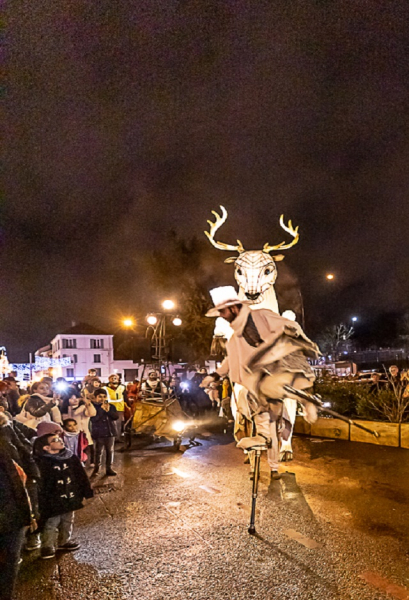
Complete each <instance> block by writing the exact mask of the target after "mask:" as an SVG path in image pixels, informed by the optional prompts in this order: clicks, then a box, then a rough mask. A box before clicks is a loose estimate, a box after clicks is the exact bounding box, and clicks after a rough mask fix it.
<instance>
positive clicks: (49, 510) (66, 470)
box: [34, 434, 93, 559]
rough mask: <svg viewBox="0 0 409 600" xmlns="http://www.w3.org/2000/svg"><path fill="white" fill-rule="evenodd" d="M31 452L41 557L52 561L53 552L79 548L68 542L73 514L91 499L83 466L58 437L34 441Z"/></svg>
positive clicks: (41, 438) (71, 540)
mask: <svg viewBox="0 0 409 600" xmlns="http://www.w3.org/2000/svg"><path fill="white" fill-rule="evenodd" d="M34 453H35V459H36V463H37V465H38V468H39V470H40V473H41V479H40V485H39V495H38V500H39V508H40V529H41V532H42V533H41V558H44V559H46V558H53V557H54V556H55V551H56V549H57V550H61V551H63V552H74V551H75V550H78V548H79V547H80V544H79V543H78V542H76V541H74V540H73V539H71V535H72V529H73V524H74V511H76V510H78V509H80V508H82V507H83V504H82V502H83V500H84V498H92V496H93V491H92V489H91V486H90V484H89V481H88V477H87V475H86V473H85V470H84V467H83V466H82V465H81V462H80V460H79V458H78V457H77V456H75V455H74V454H73V453H72V452H71V450H69V449H68V448H66V447H65V445H64V442H63V440H62V438H61V437H60V436H59V435H58V434H57V435H56V434H46V435H43V436H42V437H40V438H37V439H36V441H35V442H34ZM57 531H58V539H57V540H56V533H57ZM56 541H57V543H58V545H57V548H56Z"/></svg>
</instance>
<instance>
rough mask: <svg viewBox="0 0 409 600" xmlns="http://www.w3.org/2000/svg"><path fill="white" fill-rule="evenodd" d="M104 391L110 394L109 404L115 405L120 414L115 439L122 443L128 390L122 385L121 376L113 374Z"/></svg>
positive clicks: (116, 423)
mask: <svg viewBox="0 0 409 600" xmlns="http://www.w3.org/2000/svg"><path fill="white" fill-rule="evenodd" d="M104 390H106V391H107V394H108V402H109V403H110V404H113V405H114V406H115V408H116V410H117V412H118V416H119V419H118V420H117V421H115V425H116V428H117V435H116V437H115V439H116V440H117V441H118V442H119V441H121V436H122V431H123V427H124V419H125V418H124V413H125V402H126V400H127V395H126V388H125V386H124V385H122V383H121V380H120V378H119V375H117V374H116V373H113V374H112V375H110V376H109V378H108V384H107V385H106V386H104Z"/></svg>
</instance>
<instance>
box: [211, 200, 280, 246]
mask: <svg viewBox="0 0 409 600" xmlns="http://www.w3.org/2000/svg"><path fill="white" fill-rule="evenodd" d="M220 208H221V211H222V216H220V215H219V214H218V213H217V212H216V211H215V210H212V214H213V215H214V216H215V217H216V222H215V223H213V221H207V222H208V223H209V225H210V232H209V231H205V235H206V236H207V237H208V238H209V240H210V242H211V243H212V244H213V246H214V247H215V248H218V249H219V250H232V251H235V252H244V248H243V244H242V243H241V241H240V240H237V244H238V245H237V246H231V245H230V244H225V243H224V242H216V241H215V239H214V235H215V233H216V231H217V230H218V229H219V228H220V227H221V226H222V225H223V224H224V223H225V222H226V219H227V210H226V209H225V208H224V206H221V205H220ZM283 243H284V242H283Z"/></svg>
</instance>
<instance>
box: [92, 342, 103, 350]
mask: <svg viewBox="0 0 409 600" xmlns="http://www.w3.org/2000/svg"><path fill="white" fill-rule="evenodd" d="M90 343H91V346H90V348H101V349H102V348H103V347H104V340H90Z"/></svg>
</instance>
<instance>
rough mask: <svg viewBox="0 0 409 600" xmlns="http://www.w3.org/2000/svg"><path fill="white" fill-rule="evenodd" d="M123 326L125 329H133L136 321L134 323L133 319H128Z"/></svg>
mask: <svg viewBox="0 0 409 600" xmlns="http://www.w3.org/2000/svg"><path fill="white" fill-rule="evenodd" d="M122 324H123V326H124V327H133V326H134V321H133V319H131V318H128V319H124V320H123V321H122Z"/></svg>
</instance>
